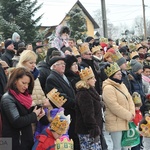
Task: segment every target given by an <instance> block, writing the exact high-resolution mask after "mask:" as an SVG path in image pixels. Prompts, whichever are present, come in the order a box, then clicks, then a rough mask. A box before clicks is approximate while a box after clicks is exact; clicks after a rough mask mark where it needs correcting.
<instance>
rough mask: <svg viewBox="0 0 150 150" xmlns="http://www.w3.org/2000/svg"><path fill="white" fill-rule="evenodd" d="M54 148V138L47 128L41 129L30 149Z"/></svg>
mask: <svg viewBox="0 0 150 150" xmlns="http://www.w3.org/2000/svg"><path fill="white" fill-rule="evenodd" d="M47 149H48V150H55V138H54V137H53V134H52V132H51V131H50V130H49V129H46V130H45V131H44V130H43V131H42V133H41V134H40V135H38V136H37V141H36V142H35V144H34V146H33V148H32V150H47Z"/></svg>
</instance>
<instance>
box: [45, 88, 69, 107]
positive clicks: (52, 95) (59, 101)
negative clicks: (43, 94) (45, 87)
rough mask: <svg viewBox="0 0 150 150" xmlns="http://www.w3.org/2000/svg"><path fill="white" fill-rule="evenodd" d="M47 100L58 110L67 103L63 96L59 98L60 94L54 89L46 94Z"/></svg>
mask: <svg viewBox="0 0 150 150" xmlns="http://www.w3.org/2000/svg"><path fill="white" fill-rule="evenodd" d="M47 98H49V100H50V101H51V102H53V103H54V105H55V106H57V107H58V108H60V107H61V106H62V105H63V104H64V103H65V102H66V101H67V99H65V98H64V97H63V96H60V93H59V92H58V90H57V89H55V88H53V89H52V90H51V91H50V92H49V93H48V94H47Z"/></svg>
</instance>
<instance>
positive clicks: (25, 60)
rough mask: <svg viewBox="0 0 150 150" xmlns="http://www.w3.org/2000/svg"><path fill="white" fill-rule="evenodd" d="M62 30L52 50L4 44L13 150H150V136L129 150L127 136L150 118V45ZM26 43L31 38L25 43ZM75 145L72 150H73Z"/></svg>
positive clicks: (0, 130)
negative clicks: (77, 37) (131, 126)
mask: <svg viewBox="0 0 150 150" xmlns="http://www.w3.org/2000/svg"><path fill="white" fill-rule="evenodd" d="M70 32H71V31H70V29H69V28H68V27H67V26H58V27H57V28H56V35H55V38H54V40H53V41H52V44H51V47H50V48H48V49H46V48H45V47H44V45H43V41H41V40H37V42H36V47H35V48H33V46H32V41H31V43H28V44H26V43H25V42H22V41H21V37H20V35H19V34H18V33H16V32H14V33H13V35H12V38H10V39H6V40H5V41H4V42H3V43H1V47H0V49H1V51H0V119H1V121H0V122H1V123H0V137H3V138H5V137H7V138H11V139H12V150H20V149H22V150H31V149H33V150H44V149H45V150H46V149H50V150H54V149H55V150H57V149H61V148H62V149H66V150H71V149H74V150H108V149H109V145H107V142H106V140H105V136H104V130H106V131H107V132H109V134H110V136H111V139H112V142H113V150H122V149H124V150H128V149H131V150H140V149H144V150H149V149H150V145H149V141H148V140H150V134H149V136H144V135H142V134H141V135H139V136H140V143H139V144H138V145H134V146H130V147H122V145H121V140H122V133H123V132H122V131H127V130H129V126H128V124H129V122H134V123H135V125H136V126H139V123H140V122H141V121H142V119H143V118H144V117H145V115H146V116H147V115H150V114H149V113H150V112H149V110H150V100H149V99H150V98H149V97H150V43H149V42H150V41H142V42H140V43H135V42H130V43H127V42H126V41H121V42H120V43H118V44H116V43H115V42H114V40H113V39H110V38H109V39H107V38H100V39H94V37H92V36H88V37H87V38H86V39H85V40H84V41H83V40H77V41H75V39H73V38H71V37H70ZM22 38H23V37H22ZM66 145H67V146H66Z"/></svg>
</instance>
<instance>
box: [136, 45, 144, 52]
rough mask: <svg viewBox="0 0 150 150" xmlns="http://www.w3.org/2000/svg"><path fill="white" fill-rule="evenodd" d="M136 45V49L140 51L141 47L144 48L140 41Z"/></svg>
mask: <svg viewBox="0 0 150 150" xmlns="http://www.w3.org/2000/svg"><path fill="white" fill-rule="evenodd" d="M135 46H136V50H137V51H138V50H139V49H140V48H143V46H142V45H141V44H139V43H138V44H136V45H135Z"/></svg>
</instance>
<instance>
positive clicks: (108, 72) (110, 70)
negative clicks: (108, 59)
mask: <svg viewBox="0 0 150 150" xmlns="http://www.w3.org/2000/svg"><path fill="white" fill-rule="evenodd" d="M119 70H120V67H119V66H118V64H117V63H116V62H114V63H112V64H110V67H109V66H107V68H106V69H104V71H105V73H106V75H107V77H110V76H111V75H113V74H114V73H116V72H117V71H119Z"/></svg>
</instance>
